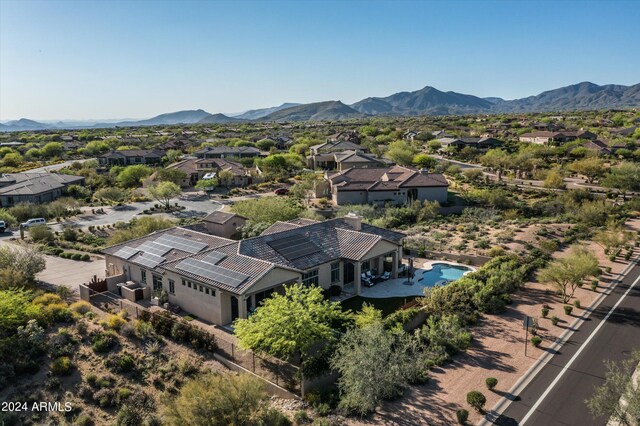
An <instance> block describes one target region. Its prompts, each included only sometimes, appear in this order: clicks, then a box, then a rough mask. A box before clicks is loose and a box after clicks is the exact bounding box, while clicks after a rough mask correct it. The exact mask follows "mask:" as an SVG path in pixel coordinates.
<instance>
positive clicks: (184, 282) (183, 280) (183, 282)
mask: <svg viewBox="0 0 640 426" xmlns="http://www.w3.org/2000/svg"><path fill="white" fill-rule="evenodd" d="M182 285H184V286H186V285H187V282H186V281H185V279H184V278H183V279H182Z"/></svg>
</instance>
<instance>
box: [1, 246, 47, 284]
mask: <svg viewBox="0 0 640 426" xmlns="http://www.w3.org/2000/svg"><path fill="white" fill-rule="evenodd" d="M45 266H46V262H45V259H44V257H43V256H42V254H41V253H40V252H38V250H37V249H36V248H34V247H33V246H29V245H20V246H16V247H10V246H6V245H4V246H2V247H0V269H8V270H12V271H16V272H20V273H21V274H22V275H23V276H24V278H25V279H26V280H27V282H33V280H34V279H35V276H36V275H37V274H38V273H40V272H42V271H44V268H45Z"/></svg>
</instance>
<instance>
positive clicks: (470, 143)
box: [436, 137, 502, 150]
mask: <svg viewBox="0 0 640 426" xmlns="http://www.w3.org/2000/svg"><path fill="white" fill-rule="evenodd" d="M436 140H437V141H438V142H440V145H442V147H443V148H447V147H452V148H454V149H456V150H460V149H462V148H466V147H471V148H475V149H478V150H486V149H491V148H496V147H499V146H501V145H502V141H500V140H498V139H496V138H492V137H480V138H475V137H469V138H440V139H436Z"/></svg>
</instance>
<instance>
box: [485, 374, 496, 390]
mask: <svg viewBox="0 0 640 426" xmlns="http://www.w3.org/2000/svg"><path fill="white" fill-rule="evenodd" d="M485 383H486V385H487V389H489V390H493V388H495V387H496V385H497V384H498V379H496V378H495V377H487V380H485Z"/></svg>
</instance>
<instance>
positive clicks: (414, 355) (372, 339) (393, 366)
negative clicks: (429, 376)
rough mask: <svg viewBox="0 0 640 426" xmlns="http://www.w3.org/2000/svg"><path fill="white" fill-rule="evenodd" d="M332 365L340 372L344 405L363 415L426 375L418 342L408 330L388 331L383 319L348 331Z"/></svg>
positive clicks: (339, 345) (334, 356) (341, 341)
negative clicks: (417, 349) (416, 343)
mask: <svg viewBox="0 0 640 426" xmlns="http://www.w3.org/2000/svg"><path fill="white" fill-rule="evenodd" d="M330 364H331V368H332V369H334V370H336V371H338V372H339V373H340V379H339V381H338V386H339V387H340V393H341V396H342V398H341V401H340V405H341V407H342V408H344V409H346V410H348V411H352V412H355V413H358V414H360V415H366V414H369V413H372V412H373V411H375V408H376V406H377V405H378V403H379V402H380V401H381V400H383V399H387V398H393V397H396V396H399V395H400V394H402V391H403V389H404V388H405V387H407V386H408V384H409V383H412V382H415V381H417V379H418V378H419V376H423V377H424V371H423V369H422V364H421V357H420V354H419V352H418V351H416V345H415V341H414V340H413V339H412V338H411V337H410V336H409V335H408V334H406V333H404V332H399V333H394V332H390V331H387V330H385V329H384V326H383V325H382V323H381V322H380V321H377V322H375V323H371V324H368V325H366V326H365V327H363V328H354V329H350V330H348V331H347V333H346V334H345V335H344V337H343V338H342V339H341V340H340V342H338V345H337V347H336V351H335V352H334V354H333V356H332V357H331V362H330Z"/></svg>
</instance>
